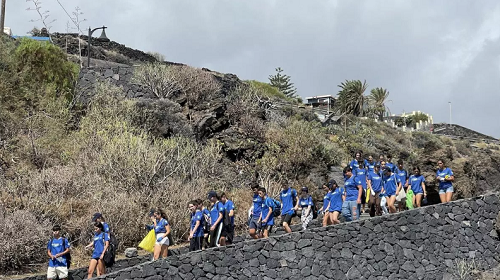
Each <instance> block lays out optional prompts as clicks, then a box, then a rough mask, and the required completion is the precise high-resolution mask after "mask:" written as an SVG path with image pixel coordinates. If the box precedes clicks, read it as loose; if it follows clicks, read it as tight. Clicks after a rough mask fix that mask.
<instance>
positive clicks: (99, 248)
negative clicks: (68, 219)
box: [85, 222, 109, 279]
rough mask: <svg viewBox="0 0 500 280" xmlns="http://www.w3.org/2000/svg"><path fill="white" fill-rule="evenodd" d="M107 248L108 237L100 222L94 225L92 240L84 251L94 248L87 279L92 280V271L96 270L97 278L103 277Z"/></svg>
mask: <svg viewBox="0 0 500 280" xmlns="http://www.w3.org/2000/svg"><path fill="white" fill-rule="evenodd" d="M108 246H109V235H108V234H106V232H104V226H103V225H102V223H100V222H96V223H95V224H94V238H93V240H92V242H91V243H90V244H89V245H87V246H85V249H89V248H92V247H94V251H93V252H92V259H91V260H90V264H89V270H88V275H87V276H88V277H87V278H88V279H90V278H92V276H93V274H94V270H95V269H96V268H97V276H100V275H104V273H105V272H106V267H105V266H104V260H103V259H102V258H103V257H104V253H105V252H106V250H107V249H108Z"/></svg>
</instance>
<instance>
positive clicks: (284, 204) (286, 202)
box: [280, 188, 297, 215]
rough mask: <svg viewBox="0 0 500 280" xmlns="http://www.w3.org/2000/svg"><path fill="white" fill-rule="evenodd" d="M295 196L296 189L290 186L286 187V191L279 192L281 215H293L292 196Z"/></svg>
mask: <svg viewBox="0 0 500 280" xmlns="http://www.w3.org/2000/svg"><path fill="white" fill-rule="evenodd" d="M296 196H297V191H296V190H295V189H292V188H288V189H287V190H286V191H285V190H283V191H281V192H280V199H281V215H293V213H294V212H295V211H293V207H295V205H293V197H296Z"/></svg>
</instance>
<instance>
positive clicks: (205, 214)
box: [196, 198, 211, 249]
mask: <svg viewBox="0 0 500 280" xmlns="http://www.w3.org/2000/svg"><path fill="white" fill-rule="evenodd" d="M196 202H197V203H198V210H200V211H201V213H202V214H203V219H204V221H203V239H202V241H203V242H202V243H203V246H202V247H203V248H205V249H207V248H208V236H209V234H210V224H211V221H210V211H209V210H208V209H207V208H206V207H205V205H203V199H201V198H200V199H197V200H196Z"/></svg>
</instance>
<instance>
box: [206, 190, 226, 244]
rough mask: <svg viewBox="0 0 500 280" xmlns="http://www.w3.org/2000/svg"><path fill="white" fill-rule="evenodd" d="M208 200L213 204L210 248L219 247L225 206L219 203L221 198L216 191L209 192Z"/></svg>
mask: <svg viewBox="0 0 500 280" xmlns="http://www.w3.org/2000/svg"><path fill="white" fill-rule="evenodd" d="M208 200H210V202H211V203H212V208H211V209H210V222H211V224H210V235H209V245H208V246H209V247H216V246H219V239H220V236H221V233H222V226H223V225H222V219H223V215H222V214H223V213H224V205H223V204H222V203H221V202H220V201H219V196H218V195H217V193H216V192H215V191H210V192H208Z"/></svg>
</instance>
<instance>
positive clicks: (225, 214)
mask: <svg viewBox="0 0 500 280" xmlns="http://www.w3.org/2000/svg"><path fill="white" fill-rule="evenodd" d="M218 203H221V202H218ZM230 224H231V217H230V216H229V211H227V209H226V208H224V212H222V225H223V226H227V225H230Z"/></svg>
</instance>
